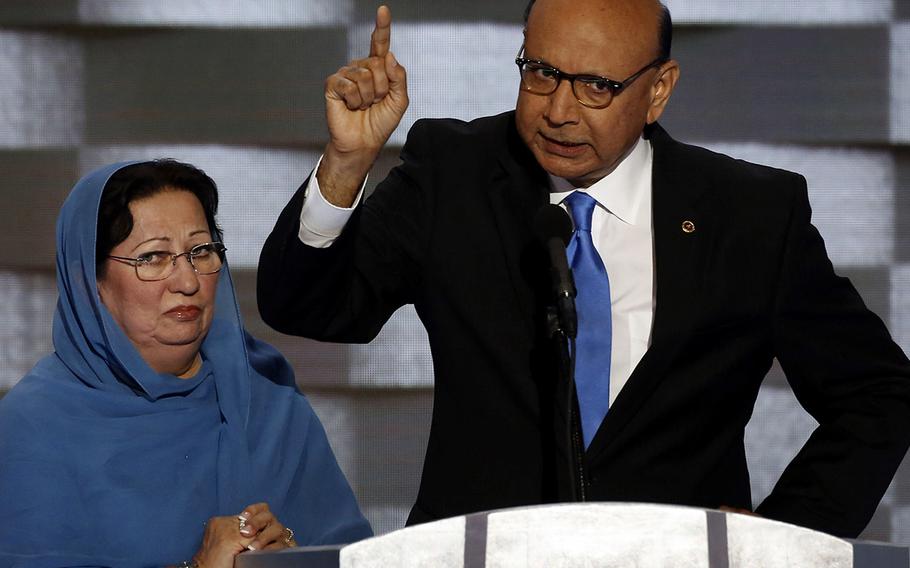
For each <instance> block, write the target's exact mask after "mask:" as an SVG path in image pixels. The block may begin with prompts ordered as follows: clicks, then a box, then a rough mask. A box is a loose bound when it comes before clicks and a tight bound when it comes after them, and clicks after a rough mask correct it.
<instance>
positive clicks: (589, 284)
mask: <svg viewBox="0 0 910 568" xmlns="http://www.w3.org/2000/svg"><path fill="white" fill-rule="evenodd" d="M565 203H566V204H567V205H568V206H569V210H570V211H571V212H572V219H573V220H574V222H575V232H574V233H573V234H572V241H571V242H570V243H569V247H568V249H567V251H566V252H567V254H568V259H569V265H570V266H571V267H572V272H573V275H574V277H575V287H576V288H577V289H578V296H577V297H576V298H575V305H576V309H577V311H578V339H577V340H576V343H575V388H576V391H577V393H578V406H579V409H580V410H581V432H582V436H583V438H584V442H585V448H587V447H588V446H589V445H590V444H591V440H592V439H593V438H594V434H596V433H597V428H599V427H600V423H601V422H603V419H604V416H606V415H607V409H608V408H609V406H610V346H611V344H612V340H613V320H612V315H611V312H610V279H609V277H608V276H607V269H606V268H604V263H603V261H602V260H601V259H600V255H599V254H597V249H595V248H594V241H593V240H592V239H591V217H592V215H593V214H594V206H595V205H596V204H597V201H596V200H595V199H594V198H593V197H591V196H590V195H588V194H587V193H583V192H581V191H576V192H574V193H572V194H571V195H569V196H568V197H567V198H566V199H565Z"/></svg>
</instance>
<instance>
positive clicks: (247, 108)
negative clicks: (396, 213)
mask: <svg viewBox="0 0 910 568" xmlns="http://www.w3.org/2000/svg"><path fill="white" fill-rule="evenodd" d="M524 3H525V0H499V1H488V0H448V1H442V0H438V1H437V0H390V4H391V7H392V10H393V14H394V18H395V21H394V24H393V38H392V42H393V49H394V51H395V52H396V54H397V56H398V58H399V59H400V60H401V61H402V62H403V64H404V65H406V66H407V68H408V71H409V82H410V89H411V99H412V104H411V108H410V110H409V111H408V114H407V115H406V118H405V120H404V123H403V124H402V125H401V126H400V127H399V129H398V131H396V133H395V135H393V137H392V140H391V142H390V144H389V147H388V148H387V150H386V151H385V153H384V155H383V158H382V159H381V161H380V163H379V165H378V166H377V168H376V171H375V173H374V174H373V175H372V177H371V186H372V184H374V183H375V182H376V181H377V180H379V179H382V177H383V176H384V172H386V171H387V170H388V169H389V168H390V167H391V166H392V165H394V164H395V162H396V160H397V152H398V149H399V147H400V145H401V143H402V142H403V140H404V136H405V133H406V132H407V129H408V127H409V126H410V125H411V124H412V123H413V121H414V120H415V119H416V118H417V117H434V116H455V117H459V118H465V119H469V118H473V117H477V116H481V115H485V114H490V113H496V112H500V111H504V110H507V109H510V108H512V107H513V105H514V101H515V96H516V89H517V83H518V74H517V71H516V68H515V65H514V63H513V57H514V56H515V52H516V51H517V49H518V46H519V44H520V43H521V14H522V11H523V9H524ZM668 4H669V7H670V8H671V10H672V12H673V15H674V19H675V21H676V34H675V35H676V37H675V43H674V54H675V56H676V58H677V59H678V60H679V61H680V62H681V65H682V69H683V74H682V80H681V83H680V84H679V87H678V90H677V92H676V94H675V96H674V98H673V101H672V102H671V108H670V110H669V111H668V113H667V114H666V115H665V119H664V120H663V121H662V122H663V124H664V125H665V127H666V128H667V129H668V130H669V131H670V132H671V133H672V134H673V135H674V136H675V137H677V138H680V139H683V140H687V141H692V142H696V143H700V144H703V145H706V146H708V147H710V148H713V149H717V150H719V151H722V152H725V153H729V154H732V155H735V156H738V157H742V158H745V159H748V160H752V161H757V162H763V163H766V164H771V165H774V166H778V167H782V168H787V169H792V170H797V171H799V172H801V173H803V174H804V175H805V176H806V177H807V178H808V180H809V185H810V197H811V200H812V206H813V208H814V212H815V222H816V224H817V225H818V227H819V228H820V230H821V232H822V234H823V235H824V237H825V239H826V241H827V243H828V246H829V250H830V253H831V256H832V258H833V260H834V262H835V263H836V265H837V267H838V269H839V271H840V272H841V273H842V274H844V275H847V276H849V277H850V278H852V279H853V282H854V283H855V284H856V286H857V287H858V288H859V289H860V291H861V292H862V294H863V296H864V297H865V299H866V301H867V303H868V304H869V305H870V306H871V307H872V308H873V309H874V310H875V311H876V312H878V313H879V314H880V315H881V316H882V318H883V319H884V320H885V322H886V323H887V324H888V325H889V327H890V329H891V330H892V332H893V333H894V335H895V337H896V339H897V341H898V342H899V343H900V344H901V345H902V346H903V347H904V349H905V350H907V349H908V348H910V146H908V145H910V0H799V1H793V0H669V2H668ZM374 11H375V3H374V1H373V0H369V1H368V0H222V1H219V0H158V1H156V0H123V1H114V0H3V2H2V3H0V393H2V392H3V391H5V390H6V389H8V388H10V387H11V386H12V385H14V384H15V383H16V381H17V380H18V379H19V378H20V377H21V376H22V375H23V374H24V373H25V372H27V371H28V370H29V368H31V366H32V365H33V364H34V362H35V361H36V360H37V359H38V358H40V357H41V356H42V355H44V354H46V353H48V352H50V351H51V350H52V345H51V340H50V326H51V319H52V314H53V310H54V303H55V300H56V291H55V284H54V238H53V234H54V230H53V226H54V219H55V216H56V212H57V209H58V207H59V206H60V204H61V202H62V200H63V198H64V196H65V195H66V193H67V191H68V190H69V188H70V187H71V186H72V184H73V183H74V181H75V180H77V179H78V178H79V177H80V176H81V175H82V174H84V173H86V172H87V171H89V170H91V169H92V168H94V167H96V166H99V165H101V164H104V163H107V162H112V161H115V160H121V159H131V158H151V157H165V156H166V157H174V158H177V159H181V160H184V161H189V162H191V163H194V164H196V165H198V166H199V167H201V168H203V169H205V170H206V171H207V172H208V173H209V174H210V175H211V176H212V177H213V178H214V179H215V180H216V181H217V183H218V185H219V187H220V189H221V203H222V208H221V212H220V216H219V218H220V221H221V223H222V225H223V226H224V228H225V231H226V238H225V240H226V241H227V246H228V248H229V249H230V252H229V255H230V259H231V263H232V266H233V267H234V271H235V277H236V279H237V281H238V289H239V290H238V293H239V295H240V301H241V304H242V308H243V312H244V316H245V319H246V322H247V325H248V326H249V328H250V329H251V330H252V331H253V333H255V334H256V335H258V336H260V337H262V338H264V339H266V340H268V341H270V342H272V343H274V344H276V345H277V346H278V347H279V348H280V349H281V350H282V351H283V352H284V353H285V354H286V355H287V357H288V358H289V359H290V360H291V361H292V363H293V364H294V367H295V368H296V370H297V377H298V381H299V383H300V386H301V387H302V389H303V390H304V392H306V393H307V395H308V396H309V397H310V400H311V401H312V403H313V405H314V407H315V408H316V410H317V412H318V413H319V415H320V416H321V418H322V420H323V421H324V423H325V426H326V428H327V430H328V432H329V437H330V439H331V441H332V445H333V447H334V448H335V451H336V453H337V455H338V458H339V461H340V462H341V465H342V468H343V469H344V471H345V472H346V473H347V475H348V478H349V479H350V481H351V483H352V484H353V486H354V489H355V491H356V493H357V496H358V497H359V499H360V502H361V504H362V506H363V508H364V511H365V512H366V514H367V516H368V518H369V519H370V521H371V522H372V523H373V526H374V528H375V529H376V531H377V532H379V533H382V532H387V531H390V530H393V529H396V528H399V527H401V526H402V525H403V522H404V519H405V517H406V515H407V511H408V508H409V507H410V505H411V503H412V500H413V498H414V496H415V494H416V489H417V484H418V479H419V473H420V467H421V461H422V456H423V451H424V448H425V444H426V438H427V427H428V424H429V418H430V413H431V410H432V389H433V378H432V366H431V363H430V360H429V352H428V348H427V345H426V337H425V334H424V332H423V330H422V328H421V327H420V324H419V323H418V322H417V319H416V317H415V315H414V312H413V310H411V309H403V310H401V311H400V312H399V313H397V314H396V315H395V316H394V318H393V319H392V321H390V322H389V324H388V325H387V326H386V328H385V330H384V331H383V333H382V334H381V336H380V337H379V338H378V339H377V340H376V341H374V342H373V343H372V344H370V345H367V346H341V345H326V344H319V343H316V342H311V341H306V340H302V339H297V338H290V337H285V336H282V335H279V334H277V333H275V332H273V331H271V330H269V329H268V328H267V327H266V326H265V325H264V324H263V323H262V322H261V320H260V319H259V316H258V314H257V312H256V305H255V288H254V285H255V270H256V261H257V258H258V254H259V250H260V247H261V246H262V243H263V241H264V240H265V237H266V235H267V234H268V232H269V230H270V228H271V226H272V223H273V221H274V219H275V218H276V216H277V215H278V212H279V211H280V210H281V208H282V206H283V204H284V203H285V202H286V200H287V199H288V198H289V197H290V195H291V193H292V192H293V191H294V189H295V188H296V187H297V186H298V184H299V183H300V182H301V181H302V180H303V179H304V178H305V177H306V176H307V174H308V172H309V171H310V168H312V166H313V165H314V164H315V162H316V160H317V158H318V156H319V153H320V148H321V147H322V146H323V144H324V143H325V140H326V131H325V127H324V118H323V103H322V84H323V80H324V78H325V77H326V76H327V75H329V74H331V73H332V72H334V71H335V70H336V69H337V68H338V67H339V66H341V65H342V64H344V63H345V62H346V61H347V60H348V59H349V58H353V57H360V56H362V55H363V54H364V53H365V52H366V50H367V47H368V41H369V32H370V29H371V25H372V18H373V14H374ZM814 424H815V423H814V421H813V420H812V418H811V417H809V416H808V415H807V414H806V413H805V412H803V411H802V410H801V409H800V408H799V406H798V405H797V403H796V402H795V399H794V397H793V395H792V394H791V392H790V390H789V388H788V386H787V384H786V381H785V380H784V379H783V377H782V376H781V375H780V373H779V372H773V373H772V374H771V375H770V376H769V378H768V380H767V381H766V383H765V385H764V387H763V388H762V391H761V396H760V397H759V400H758V403H757V405H756V407H755V413H754V417H753V420H752V422H751V423H750V425H749V428H748V430H747V432H746V438H747V445H748V451H749V463H750V467H751V471H752V486H753V493H754V499H755V501H756V502H759V501H760V500H761V499H762V498H763V497H764V496H765V495H766V494H767V493H768V492H769V491H770V490H771V488H772V486H773V484H774V481H775V479H776V477H777V475H778V474H779V473H780V471H781V470H782V469H783V467H784V466H785V464H786V463H787V462H788V461H789V459H790V458H791V457H792V456H793V455H794V454H795V452H796V451H797V449H798V448H799V446H800V445H801V444H802V442H803V441H804V440H805V439H806V438H807V437H808V435H809V432H810V431H811V430H812V428H813V427H814ZM0 435H2V434H0ZM908 467H910V466H908ZM856 482H857V483H862V482H863V480H861V479H858V480H856ZM864 536H865V537H867V538H875V539H881V540H891V541H894V542H899V543H903V544H910V470H908V469H907V468H904V469H902V471H900V472H899V473H898V476H897V479H896V480H895V482H894V483H893V484H892V486H891V488H890V490H889V491H888V493H887V495H886V496H885V498H884V501H883V502H882V504H881V506H880V507H879V509H878V512H877V513H876V516H875V519H874V520H873V522H872V524H871V525H870V527H869V528H868V530H867V531H866V533H865V535H864Z"/></svg>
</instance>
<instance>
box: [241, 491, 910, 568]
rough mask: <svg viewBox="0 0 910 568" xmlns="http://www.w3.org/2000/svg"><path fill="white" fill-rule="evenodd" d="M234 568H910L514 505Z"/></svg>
mask: <svg viewBox="0 0 910 568" xmlns="http://www.w3.org/2000/svg"><path fill="white" fill-rule="evenodd" d="M234 565H235V568H283V567H290V566H295V567H302V568H355V567H356V568H365V567H370V568H371V567H389V566H394V567H418V566H419V567H424V566H432V567H440V568H506V567H529V568H537V567H540V568H544V567H546V568H550V567H567V568H568V567H576V566H577V567H602V566H623V567H624V566H635V567H641V568H647V567H652V566H653V567H665V566H667V567H685V568H740V567H742V568H745V567H748V568H759V567H760V568H778V567H780V568H789V567H794V566H796V567H800V568H814V567H818V568H822V567H824V568H850V567H853V568H910V551H908V548H907V547H904V546H897V545H892V544H886V543H875V542H864V541H855V540H846V539H841V538H836V537H833V536H831V535H828V534H825V533H821V532H818V531H813V530H810V529H806V528H803V527H798V526H795V525H790V524H787V523H781V522H778V521H772V520H768V519H763V518H760V517H754V516H749V515H741V514H737V513H723V512H720V511H714V510H706V509H698V508H693V507H679V506H672V505H652V504H638V503H584V504H574V503H573V504H560V505H542V506H536V507H519V508H514V509H503V510H499V511H490V512H485V513H476V514H473V515H467V516H463V517H453V518H450V519H443V520H440V521H436V522H433V523H427V524H423V525H417V526H413V527H407V528H404V529H401V530H398V531H395V532H391V533H388V534H385V535H382V536H378V537H374V538H370V539H367V540H363V541H360V542H356V543H354V544H349V545H346V546H327V547H300V548H292V549H286V550H281V551H276V552H265V551H261V552H248V553H244V554H241V555H239V556H238V557H237V559H236V561H235V564H234Z"/></svg>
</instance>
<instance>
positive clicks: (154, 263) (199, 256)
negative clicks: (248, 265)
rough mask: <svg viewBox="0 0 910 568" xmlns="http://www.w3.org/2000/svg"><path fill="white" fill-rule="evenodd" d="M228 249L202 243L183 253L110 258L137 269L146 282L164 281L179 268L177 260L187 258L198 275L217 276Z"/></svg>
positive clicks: (137, 275)
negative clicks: (182, 257)
mask: <svg viewBox="0 0 910 568" xmlns="http://www.w3.org/2000/svg"><path fill="white" fill-rule="evenodd" d="M225 251H227V248H226V247H225V246H224V244H222V243H220V242H217V241H216V242H211V243H202V244H201V245H196V246H194V247H193V248H191V249H190V250H188V251H186V252H181V253H172V252H171V251H167V250H155V251H150V252H147V253H143V254H141V255H139V256H138V257H136V258H130V257H128V256H114V255H112V254H111V255H108V258H110V259H113V260H117V261H120V262H123V263H125V264H129V265H131V266H132V267H133V268H135V269H136V277H137V278H138V279H139V280H143V281H145V282H154V281H156V280H164V279H165V278H167V277H168V276H170V275H171V274H172V273H173V272H174V269H175V268H176V267H177V259H178V258H180V257H181V256H185V257H186V259H187V261H189V263H190V266H192V267H193V270H195V271H196V274H215V273H216V272H218V271H219V270H221V267H222V266H224V253H225Z"/></svg>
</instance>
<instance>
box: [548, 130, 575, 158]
mask: <svg viewBox="0 0 910 568" xmlns="http://www.w3.org/2000/svg"><path fill="white" fill-rule="evenodd" d="M540 137H541V138H542V139H543V142H544V144H543V145H544V150H546V151H547V152H548V153H550V154H555V155H557V156H562V157H564V158H574V157H576V156H578V155H579V154H581V153H583V152H584V151H585V146H586V144H584V143H575V142H565V141H560V140H555V139H553V138H550V137H548V136H546V135H544V134H541V135H540Z"/></svg>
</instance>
